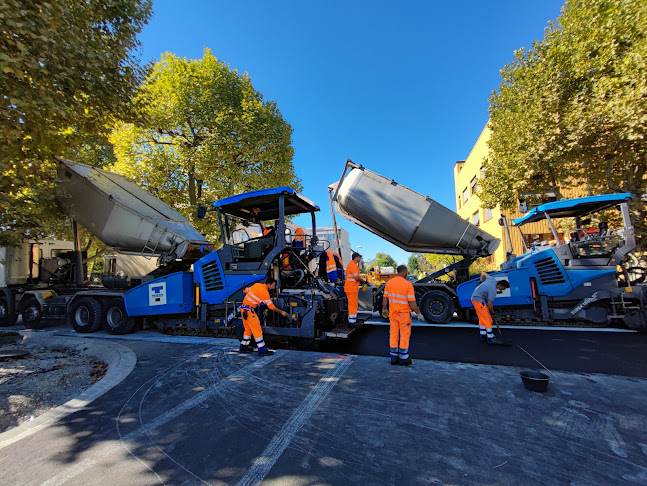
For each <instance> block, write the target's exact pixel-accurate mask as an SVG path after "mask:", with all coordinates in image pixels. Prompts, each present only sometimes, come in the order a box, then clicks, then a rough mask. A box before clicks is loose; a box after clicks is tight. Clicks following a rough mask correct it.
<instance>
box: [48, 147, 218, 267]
mask: <svg viewBox="0 0 647 486" xmlns="http://www.w3.org/2000/svg"><path fill="white" fill-rule="evenodd" d="M56 161H57V162H58V164H59V170H58V175H59V183H58V186H57V199H58V201H59V204H60V205H61V206H62V208H63V209H64V210H65V212H66V213H67V214H69V215H70V217H72V218H74V219H75V220H76V221H78V222H79V223H80V224H81V225H83V226H84V227H85V228H86V229H87V230H88V231H90V233H92V234H93V235H94V236H96V237H97V238H99V239H100V240H101V241H103V242H104V243H105V244H106V245H108V246H111V247H112V248H114V249H116V250H118V251H122V252H131V253H141V254H143V255H151V256H152V255H159V256H161V259H160V261H161V262H162V263H166V262H168V261H171V260H174V259H176V258H182V257H183V256H184V254H185V253H186V252H187V250H188V249H189V246H190V245H205V246H210V245H211V244H210V243H209V241H207V240H206V239H205V238H204V237H203V236H202V235H201V234H200V233H199V232H198V231H197V230H196V229H195V228H194V227H193V226H191V223H189V221H188V220H187V219H186V218H185V217H184V216H182V215H181V214H180V213H179V212H177V211H176V210H175V209H173V208H171V207H170V206H168V205H167V204H165V203H164V202H162V201H160V200H159V199H157V198H156V197H154V196H152V195H151V194H149V193H148V192H146V190H144V189H143V188H141V187H140V186H138V185H137V184H135V183H134V182H132V181H130V180H128V179H126V178H125V177H123V176H120V175H118V174H114V173H112V172H107V171H105V170H101V169H97V168H95V167H90V166H88V165H85V164H79V163H77V162H72V161H70V160H66V159H61V158H58V157H56Z"/></svg>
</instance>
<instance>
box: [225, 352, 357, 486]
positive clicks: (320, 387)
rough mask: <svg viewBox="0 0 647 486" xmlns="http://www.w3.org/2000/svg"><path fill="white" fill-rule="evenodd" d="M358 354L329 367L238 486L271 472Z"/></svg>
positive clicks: (258, 482)
mask: <svg viewBox="0 0 647 486" xmlns="http://www.w3.org/2000/svg"><path fill="white" fill-rule="evenodd" d="M354 360H355V356H348V357H346V356H344V359H343V360H339V361H338V362H337V364H336V366H335V367H334V368H332V369H330V370H329V371H328V372H327V373H326V374H325V375H324V376H323V377H322V378H321V379H320V380H319V383H317V385H316V386H315V387H314V388H313V389H312V391H311V392H310V393H308V395H307V396H306V398H305V399H304V400H303V402H301V405H299V407H298V408H297V409H296V410H295V411H294V413H293V414H292V416H291V417H290V418H289V419H288V421H287V422H286V424H285V425H284V426H283V428H282V429H281V430H280V431H279V433H278V434H276V435H275V436H274V438H273V439H272V441H271V442H270V443H269V445H268V446H267V447H266V448H265V450H264V451H263V452H262V454H261V455H260V456H259V457H257V458H256V459H255V460H254V464H253V465H252V467H251V468H250V469H249V471H247V474H246V475H245V476H244V477H243V478H242V479H241V480H240V481H238V483H237V486H252V485H257V484H260V483H261V481H263V479H265V476H267V474H268V473H269V472H270V470H271V469H272V467H273V466H274V464H275V463H276V461H277V460H278V459H279V457H280V456H281V454H283V451H285V449H287V447H288V446H289V445H290V442H292V439H293V438H294V436H295V435H296V434H297V433H298V432H299V430H300V429H301V427H303V425H304V424H305V423H306V422H307V421H308V420H309V419H310V417H311V416H312V414H313V413H314V412H316V411H317V409H318V408H319V405H321V402H323V401H324V399H325V398H326V397H327V396H328V394H329V393H330V391H331V390H332V389H333V387H334V386H335V385H336V384H337V382H338V381H339V377H340V376H341V375H343V374H344V372H345V371H346V370H347V369H348V368H349V367H350V365H351V364H352V363H353V361H354Z"/></svg>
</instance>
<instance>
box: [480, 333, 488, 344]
mask: <svg viewBox="0 0 647 486" xmlns="http://www.w3.org/2000/svg"><path fill="white" fill-rule="evenodd" d="M479 341H480V342H482V343H487V338H486V337H485V334H484V335H482V336H481V337H480V338H479Z"/></svg>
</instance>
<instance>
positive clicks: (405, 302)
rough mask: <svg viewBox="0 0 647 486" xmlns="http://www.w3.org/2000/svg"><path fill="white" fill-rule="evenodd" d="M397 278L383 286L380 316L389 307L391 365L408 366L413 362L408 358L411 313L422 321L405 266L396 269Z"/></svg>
mask: <svg viewBox="0 0 647 486" xmlns="http://www.w3.org/2000/svg"><path fill="white" fill-rule="evenodd" d="M397 271H398V276H397V277H393V278H392V279H391V280H389V281H388V282H387V283H386V285H385V286H384V296H383V297H382V314H383V315H384V313H385V312H386V305H387V303H388V305H389V325H390V330H389V346H390V348H391V349H390V354H391V364H392V365H397V364H399V365H402V366H409V365H410V364H411V363H413V361H411V358H410V357H409V338H410V337H411V311H413V312H415V313H416V317H417V318H418V320H419V321H420V322H422V321H424V320H425V318H424V317H422V314H421V313H420V309H419V308H418V304H416V293H415V292H414V290H413V284H412V283H411V282H409V281H408V280H407V275H408V274H409V271H408V270H407V267H406V265H400V266H399V267H398V270H397Z"/></svg>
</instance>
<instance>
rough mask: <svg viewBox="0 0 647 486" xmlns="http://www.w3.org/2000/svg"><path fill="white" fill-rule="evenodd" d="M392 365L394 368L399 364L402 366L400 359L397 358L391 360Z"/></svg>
mask: <svg viewBox="0 0 647 486" xmlns="http://www.w3.org/2000/svg"><path fill="white" fill-rule="evenodd" d="M391 364H392V365H394V366H395V365H397V364H400V360H399V359H398V358H395V360H394V359H391Z"/></svg>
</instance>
